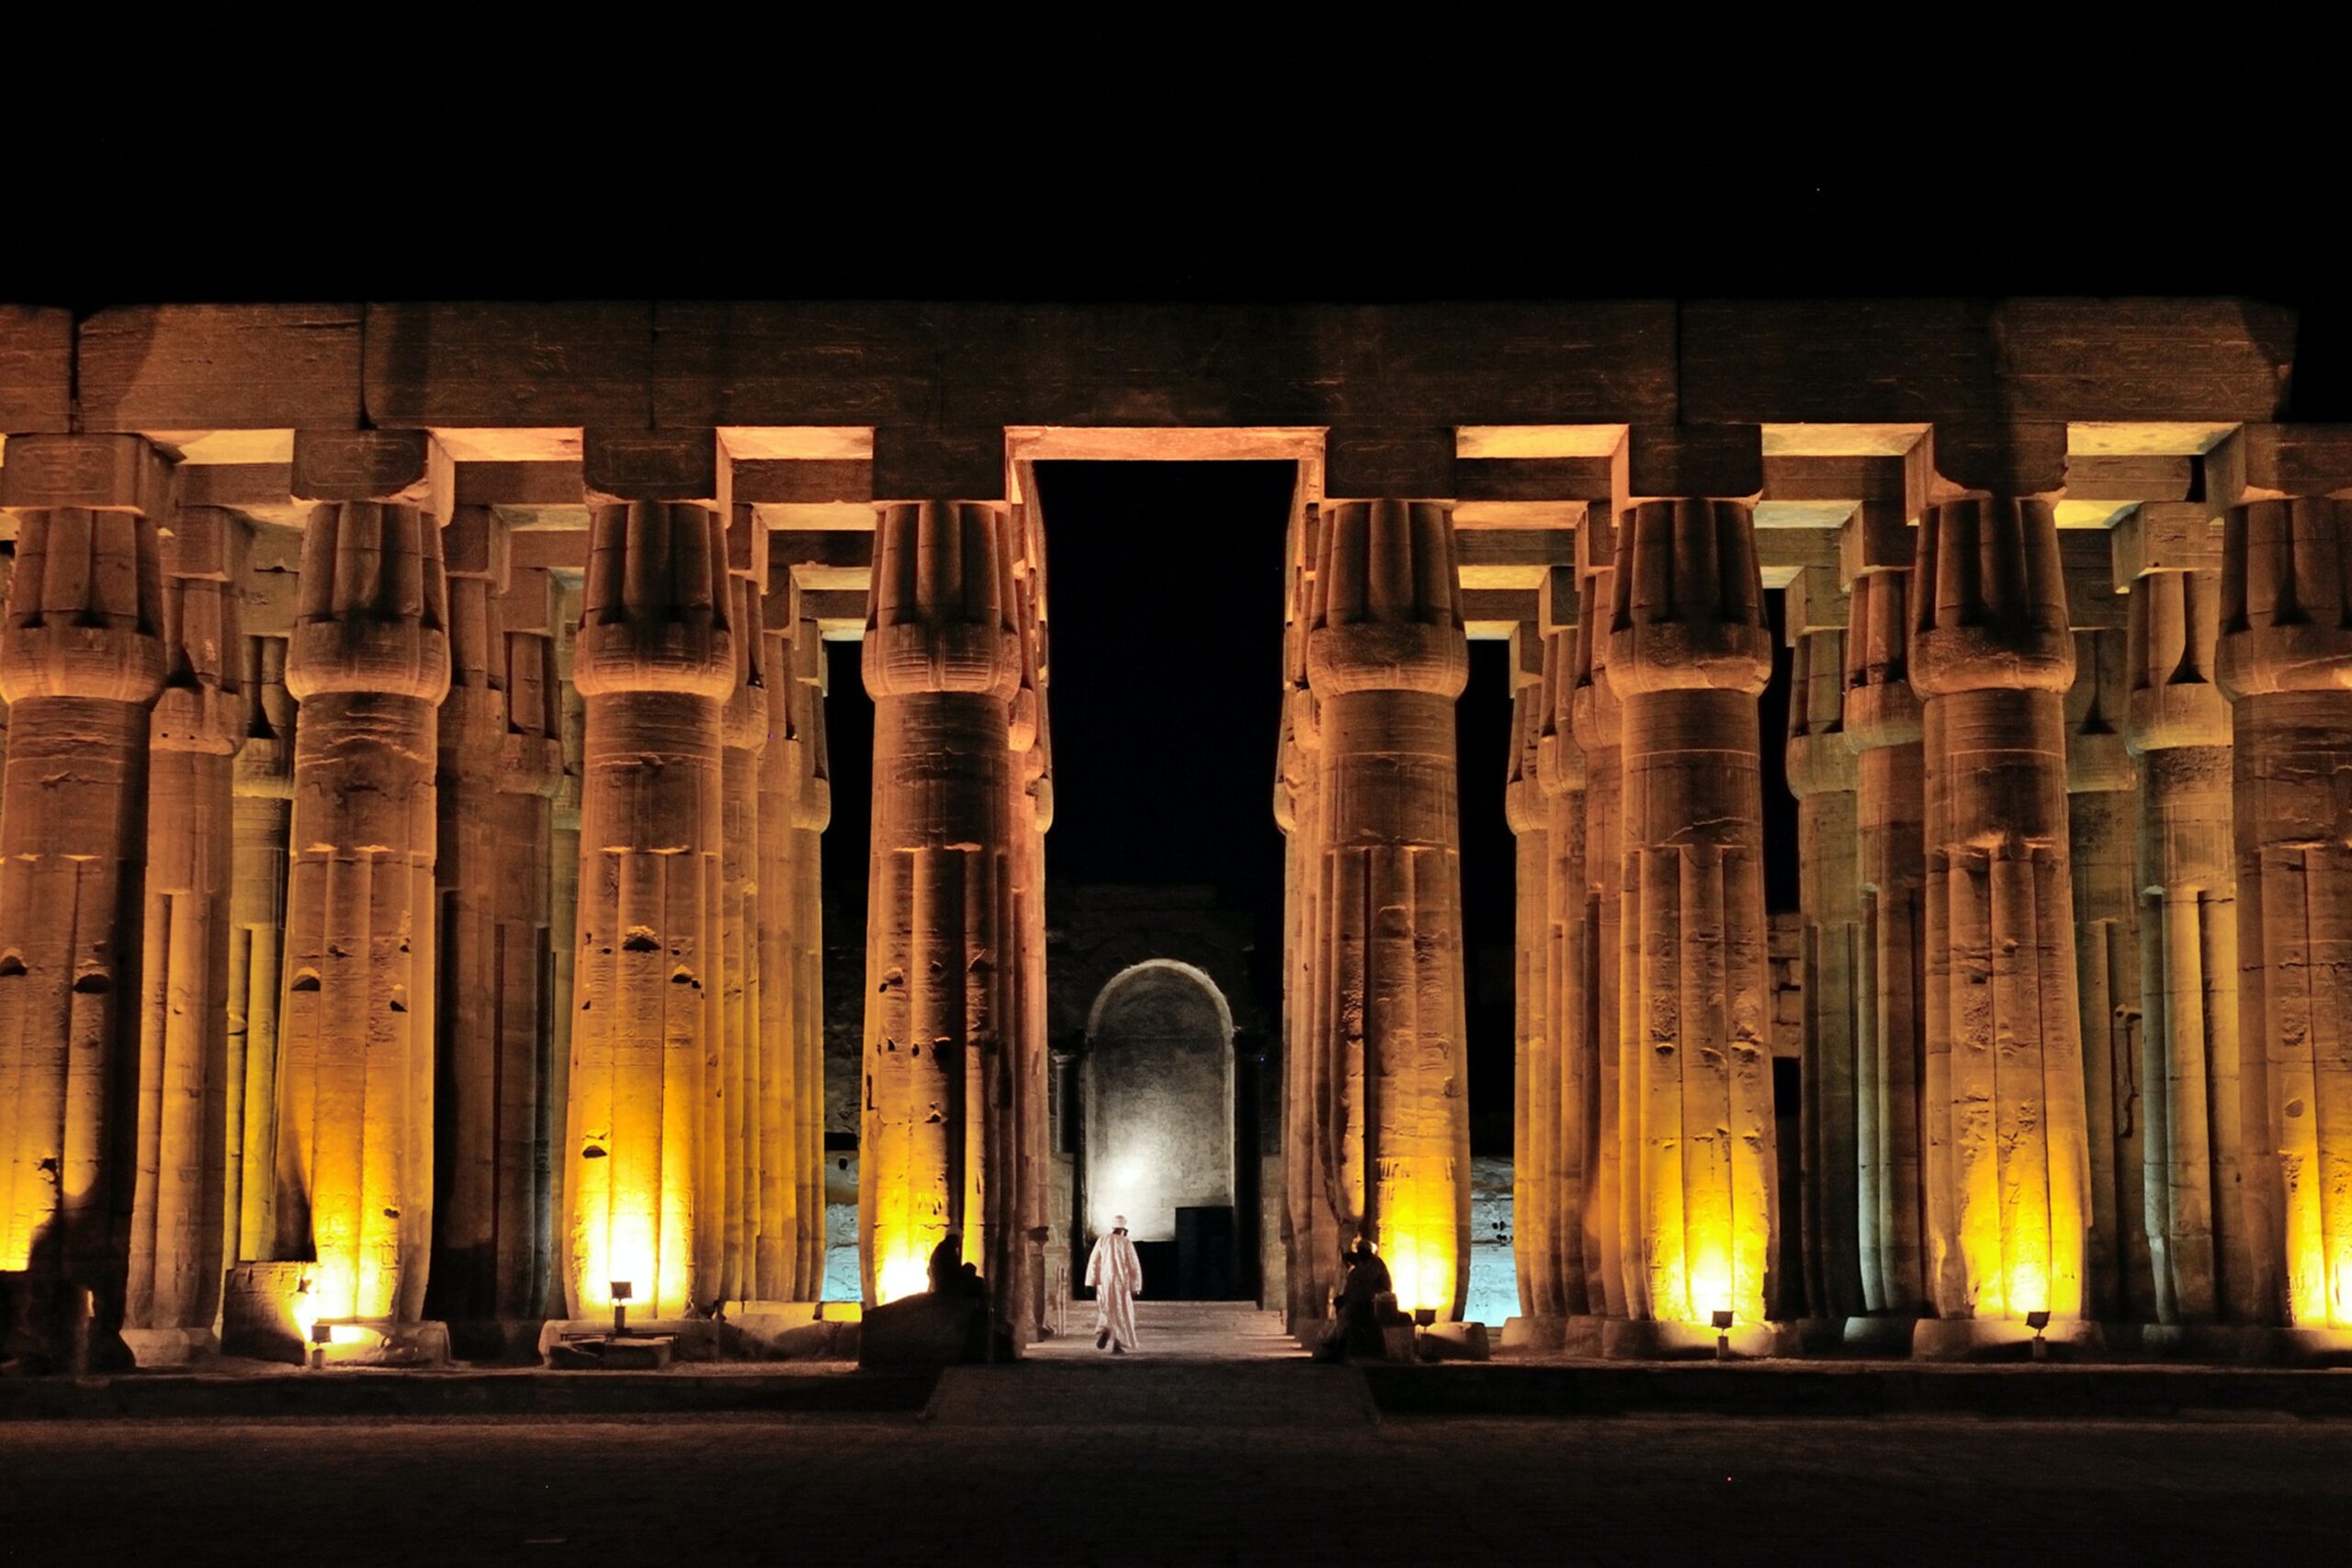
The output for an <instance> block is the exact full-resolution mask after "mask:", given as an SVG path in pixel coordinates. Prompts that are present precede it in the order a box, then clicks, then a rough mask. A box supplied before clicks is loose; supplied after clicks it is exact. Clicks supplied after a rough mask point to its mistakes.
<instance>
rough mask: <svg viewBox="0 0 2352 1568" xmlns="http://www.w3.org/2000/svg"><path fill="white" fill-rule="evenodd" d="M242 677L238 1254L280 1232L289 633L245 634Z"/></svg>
mask: <svg viewBox="0 0 2352 1568" xmlns="http://www.w3.org/2000/svg"><path fill="white" fill-rule="evenodd" d="M243 640H244V647H243V650H242V653H243V673H242V675H241V676H240V678H239V684H240V685H241V686H242V687H243V690H244V692H245V695H246V705H247V716H248V720H249V725H248V728H247V730H246V733H245V736H244V740H243V745H241V746H239V747H238V749H237V756H236V763H235V775H234V781H233V784H232V788H233V790H234V792H235V795H236V804H235V806H234V807H232V809H233V811H234V812H235V826H234V829H233V833H234V840H235V842H234V844H233V846H232V849H231V851H230V856H229V863H230V873H231V876H232V886H231V888H230V893H229V928H230V931H229V990H228V1006H227V1011H228V1020H227V1021H228V1036H229V1075H230V1081H231V1083H232V1085H237V1086H241V1087H242V1089H243V1092H242V1094H239V1095H235V1096H232V1099H231V1101H230V1105H229V1119H230V1127H229V1173H228V1181H227V1186H228V1194H227V1199H228V1201H232V1202H233V1203H235V1205H236V1208H235V1210H234V1213H233V1216H232V1217H233V1219H234V1221H235V1228H234V1230H233V1232H232V1237H231V1247H232V1251H231V1261H232V1262H238V1263H243V1262H249V1261H252V1260H254V1259H255V1258H262V1257H264V1256H266V1254H267V1252H268V1250H269V1247H270V1245H271V1242H272V1238H273V1237H274V1236H275V1235H276V1222H275V1220H274V1219H273V1217H272V1216H273V1214H274V1213H275V1211H276V1208H277V1043H278V1016H279V1014H278V1007H279V1003H280V1002H281V1001H282V1000H283V997H282V995H281V992H282V988H283V987H284V985H285V968H284V964H283V963H282V962H281V960H282V959H283V956H284V953H285V948H286V884H287V876H288V870H289V861H288V838H287V835H288V831H289V830H290V829H291V828H292V826H293V810H294V725H295V714H296V707H297V705H296V704H295V701H294V695H293V694H292V693H290V692H288V690H287V689H286V638H284V637H254V636H247V637H245V638H244V639H243Z"/></svg>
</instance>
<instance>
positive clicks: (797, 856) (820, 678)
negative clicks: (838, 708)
mask: <svg viewBox="0 0 2352 1568" xmlns="http://www.w3.org/2000/svg"><path fill="white" fill-rule="evenodd" d="M792 701H793V704H794V706H793V709H792V715H791V717H792V729H791V735H792V754H793V776H794V780H795V788H794V792H793V797H792V798H793V805H792V1039H793V1057H792V1081H793V1084H794V1090H793V1100H792V1124H793V1149H794V1154H793V1160H792V1173H793V1182H794V1184H795V1187H796V1188H797V1197H796V1199H795V1201H794V1205H793V1235H795V1236H796V1237H797V1244H796V1245H797V1255H798V1266H797V1269H795V1270H794V1277H795V1279H796V1280H798V1281H800V1288H804V1289H805V1288H806V1287H807V1284H808V1282H809V1281H810V1280H819V1279H821V1278H823V1277H824V1274H825V1247H826V1229H825V1096H824V1081H825V964H824V958H825V909H824V902H823V897H822V889H821V886H820V881H821V878H820V853H821V851H822V848H823V845H822V837H823V834H824V831H825V829H826V827H827V826H828V825H829V824H830V823H831V821H832V817H833V794H832V767H831V763H830V762H829V761H827V760H826V755H825V646H824V644H823V643H822V642H821V641H820V639H819V636H818V626H817V622H816V619H815V618H814V617H813V616H809V615H802V616H801V617H800V619H799V620H798V621H797V622H796V623H795V624H794V629H793V634H792Z"/></svg>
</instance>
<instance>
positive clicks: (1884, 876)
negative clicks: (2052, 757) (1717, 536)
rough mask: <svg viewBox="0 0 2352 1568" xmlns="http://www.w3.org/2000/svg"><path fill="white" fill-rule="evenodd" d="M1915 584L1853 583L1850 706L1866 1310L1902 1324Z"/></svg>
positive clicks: (1912, 1277) (1921, 1036)
mask: <svg viewBox="0 0 2352 1568" xmlns="http://www.w3.org/2000/svg"><path fill="white" fill-rule="evenodd" d="M1905 543H1906V544H1907V541H1905ZM1910 586H1911V569H1910V568H1909V567H1908V566H1903V567H1890V568H1883V569H1879V570H1868V571H1865V572H1863V573H1861V574H1860V575H1858V576H1857V577H1855V579H1854V581H1853V585H1852V588H1851V589H1850V591H1849V595H1848V601H1847V604H1848V620H1847V626H1848V631H1847V634H1846V704H1845V715H1846V736H1847V739H1849V741H1850V742H1851V743H1852V745H1853V747H1854V751H1855V789H1854V814H1855V823H1856V834H1857V836H1856V839H1855V858H1856V862H1857V869H1858V873H1859V884H1858V886H1859V890H1860V901H1861V909H1860V918H1861V926H1862V941H1861V959H1860V975H1859V983H1858V987H1857V989H1858V992H1859V995H1860V1005H1861V1016H1860V1024H1859V1030H1860V1039H1859V1049H1858V1050H1857V1053H1856V1057H1855V1078H1856V1087H1855V1105H1856V1117H1855V1140H1856V1144H1857V1145H1858V1160H1857V1164H1858V1167H1859V1173H1860V1182H1859V1189H1860V1190H1859V1192H1858V1195H1857V1205H1856V1206H1857V1210H1858V1222H1859V1227H1860V1249H1861V1265H1862V1292H1863V1304H1864V1308H1865V1310H1867V1311H1869V1312H1871V1313H1886V1314H1896V1315H1904V1316H1909V1315H1916V1314H1917V1313H1918V1312H1920V1311H1921V1310H1922V1309H1923V1308H1924V1307H1925V1306H1926V1305H1927V1300H1928V1298H1927V1288H1926V1276H1925V1274H1924V1273H1923V1271H1922V1270H1923V1258H1924V1255H1925V1254H1924V1242H1923V1237H1924V1235H1925V1229H1924V1226H1925V1223H1926V1221H1925V1211H1924V1209H1923V1207H1922V1198H1921V1192H1920V1187H1919V1137H1920V1132H1919V1124H1920V1122H1919V1118H1920V1108H1919V1095H1920V1085H1921V1077H1920V1074H1921V1070H1922V1066H1921V1059H1922V1055H1923V1053H1924V1052H1925V1050H1926V1033H1925V1029H1926V988H1927V974H1926V968H1925V964H1924V963H1923V948H1922V943H1923V942H1924V941H1925V932H1926V927H1925V921H1926V916H1927V911H1926V908H1925V900H1926V881H1927V848H1926V818H1927V800H1926V795H1925V788H1926V784H1925V761H1924V759H1923V757H1922V755H1921V746H1920V738H1921V734H1922V730H1921V728H1920V716H1919V699H1918V697H1917V694H1914V693H1913V691H1912V689H1911V673H1910V671H1911V665H1910V650H1909V649H1910V638H1909V629H1910V620H1909V599H1910V592H1909V590H1910Z"/></svg>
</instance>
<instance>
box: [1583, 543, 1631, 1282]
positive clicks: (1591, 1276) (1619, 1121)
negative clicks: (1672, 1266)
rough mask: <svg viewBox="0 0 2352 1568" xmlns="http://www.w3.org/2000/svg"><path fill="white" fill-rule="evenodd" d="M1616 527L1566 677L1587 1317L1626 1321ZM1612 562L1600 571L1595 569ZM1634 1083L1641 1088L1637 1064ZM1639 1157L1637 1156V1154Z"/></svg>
mask: <svg viewBox="0 0 2352 1568" xmlns="http://www.w3.org/2000/svg"><path fill="white" fill-rule="evenodd" d="M1614 527H1615V525H1614V524H1613V523H1612V522H1610V521H1607V520H1588V521H1587V522H1586V524H1585V525H1584V527H1582V528H1580V529H1578V530H1577V540H1578V543H1577V549H1578V551H1579V553H1581V554H1583V555H1584V556H1585V558H1586V561H1587V564H1588V570H1585V572H1584V573H1583V584H1582V589H1581V593H1580V596H1579V598H1578V601H1577V628H1576V638H1577V640H1576V658H1575V663H1574V665H1573V667H1572V669H1571V671H1570V676H1569V696H1568V704H1569V708H1568V711H1569V722H1570V726H1571V731H1572V738H1573V739H1575V741H1576V744H1577V750H1579V751H1580V752H1581V753H1582V754H1583V756H1584V777H1585V789H1584V822H1585V833H1584V868H1585V870H1584V880H1585V891H1584V904H1585V916H1584V941H1583V943H1582V947H1583V952H1584V971H1583V972H1584V976H1585V979H1586V1001H1585V1007H1584V1023H1583V1028H1582V1031H1581V1032H1580V1034H1579V1035H1578V1036H1577V1040H1576V1051H1577V1062H1578V1069H1579V1072H1580V1074H1581V1076H1582V1077H1584V1078H1585V1079H1586V1080H1587V1081H1588V1082H1589V1083H1590V1084H1591V1085H1592V1088H1591V1089H1589V1091H1588V1093H1587V1101H1586V1102H1587V1103H1588V1104H1589V1106H1590V1107H1591V1108H1592V1111H1593V1121H1592V1123H1591V1126H1592V1136H1591V1138H1590V1140H1589V1142H1588V1144H1587V1145H1586V1148H1585V1156H1584V1213H1583V1216H1582V1230H1583V1237H1582V1239H1583V1244H1584V1248H1583V1250H1584V1263H1585V1297H1586V1303H1587V1307H1588V1310H1589V1311H1593V1312H1598V1313H1600V1314H1604V1315H1606V1316H1609V1317H1623V1316H1625V1315H1626V1314H1627V1311H1628V1306H1627V1303H1628V1302H1629V1301H1630V1300H1631V1299H1632V1297H1631V1294H1630V1289H1629V1280H1628V1272H1627V1270H1628V1268H1629V1260H1628V1258H1627V1254H1626V1248H1625V1245H1624V1238H1625V1235H1626V1234H1627V1227H1626V1212H1625V1205H1626V1202H1627V1201H1628V1199H1629V1197H1630V1196H1631V1194H1632V1192H1633V1191H1634V1188H1633V1187H1632V1186H1631V1185H1630V1184H1629V1183H1628V1182H1627V1180H1626V1179H1625V1168H1626V1164H1627V1151H1626V1147H1625V1145H1626V1138H1627V1128H1626V1122H1625V1117H1624V1115H1623V1108H1624V1100H1625V1094H1626V1084H1627V1077H1628V1075H1627V1073H1626V1068H1625V1040H1624V1032H1623V1029H1622V1028H1621V1027H1620V1024H1621V1020H1622V1017H1623V1005H1622V1002H1621V991H1622V987H1623V970H1624V964H1623V956H1622V953H1621V952H1620V950H1621V948H1622V947H1623V908H1624V873H1623V867H1624V855H1623V844H1624V838H1623V832H1624V829H1623V822H1622V820H1621V813H1620V807H1621V805H1622V803H1623V799H1624V779H1625V770H1624V761H1623V758H1624V751H1623V728H1624V719H1623V708H1622V705H1620V703H1619V702H1618V698H1617V691H1616V688H1615V686H1614V684H1613V683H1612V682H1611V681H1610V679H1609V635H1608V631H1607V629H1606V628H1607V625H1608V621H1609V618H1610V608H1609V606H1610V602H1611V599H1612V598H1613V597H1614V593H1615V590H1614V583H1615V581H1616V566H1615V564H1614V563H1615V558H1616V535H1615V533H1614V531H1613V530H1614ZM1601 560H1606V561H1608V562H1609V563H1610V564H1609V565H1608V566H1606V567H1605V568H1604V567H1600V566H1599V565H1597V564H1593V563H1596V562H1598V561H1601ZM1632 1081H1633V1082H1634V1083H1635V1084H1638V1083H1639V1081H1640V1065H1639V1062H1638V1060H1636V1061H1635V1064H1634V1072H1633V1074H1632ZM1634 1157H1635V1158H1638V1157H1639V1154H1638V1151H1635V1153H1634Z"/></svg>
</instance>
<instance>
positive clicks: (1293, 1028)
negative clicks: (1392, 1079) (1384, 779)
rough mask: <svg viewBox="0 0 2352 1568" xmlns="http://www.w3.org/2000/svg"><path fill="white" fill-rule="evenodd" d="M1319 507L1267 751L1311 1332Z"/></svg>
mask: <svg viewBox="0 0 2352 1568" xmlns="http://www.w3.org/2000/svg"><path fill="white" fill-rule="evenodd" d="M1321 527H1322V517H1321V513H1319V512H1318V511H1317V509H1316V508H1315V507H1312V506H1302V507H1300V508H1298V509H1297V510H1296V511H1295V512H1294V513H1293V514H1292V517H1291V526H1290V538H1289V541H1288V552H1289V562H1288V571H1289V581H1288V583H1287V585H1286V592H1285V594H1284V603H1285V606H1286V609H1287V612H1288V615H1287V620H1286V622H1285V624H1284V626H1283V671H1282V674H1283V686H1282V692H1283V714H1282V735H1281V739H1280V743H1279V744H1278V745H1277V746H1276V748H1275V751H1274V790H1273V807H1274V825H1275V826H1276V827H1278V828H1280V829H1282V831H1283V960H1284V961H1283V1134H1282V1148H1283V1241H1284V1252H1285V1254H1286V1255H1287V1256H1286V1269H1285V1275H1284V1292H1283V1325H1284V1326H1285V1327H1286V1328H1288V1329H1289V1330H1290V1332H1291V1333H1293V1334H1295V1335H1302V1336H1306V1335H1313V1334H1317V1333H1319V1332H1320V1331H1321V1330H1320V1328H1319V1325H1321V1324H1322V1322H1323V1321H1324V1319H1325V1318H1326V1317H1327V1316H1328V1315H1329V1311H1330V1306H1331V1297H1332V1294H1333V1292H1335V1291H1336V1290H1337V1288H1338V1285H1339V1282H1340V1272H1339V1270H1340V1252H1341V1250H1342V1247H1341V1243H1340V1218H1339V1209H1338V1206H1337V1205H1336V1204H1335V1203H1334V1202H1333V1201H1332V1194H1331V1190H1330V1188H1329V1186H1328V1185H1327V1184H1326V1182H1325V1179H1324V1173H1325V1172H1326V1171H1328V1170H1330V1169H1333V1168H1336V1160H1335V1158H1334V1156H1333V1153H1332V1146H1331V1137H1332V1126H1331V1121H1330V1117H1329V1113H1328V1107H1329V1093H1330V1090H1329V1082H1330V1067H1331V1062H1330V1057H1329V1049H1328V1046H1327V1045H1326V1043H1325V1035H1324V1033H1323V1032H1322V1028H1321V1021H1322V1017H1323V1006H1324V1002H1325V1000H1326V998H1325V996H1324V992H1323V987H1321V985H1320V984H1319V983H1318V980H1317V976H1318V975H1319V974H1320V972H1321V971H1320V965H1321V963H1322V951H1323V949H1322V937H1321V931H1322V927H1321V919H1322V910H1323V902H1322V889H1323V875H1322V867H1323V859H1324V856H1323V843H1322V839H1321V837H1320V834H1321V826H1322V819H1323V818H1322V806H1323V791H1322V725H1321V709H1320V707H1319V705H1318V703H1317V698H1316V695H1315V690H1314V687H1313V686H1312V684H1311V683H1310V682H1308V680H1307V675H1306V635H1307V630H1308V627H1309V626H1312V625H1313V622H1314V616H1315V583H1316V580H1317V571H1318V569H1319V567H1320V564H1321V556H1320V551H1319V549H1318V548H1317V545H1318V541H1319V538H1320V530H1321Z"/></svg>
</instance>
